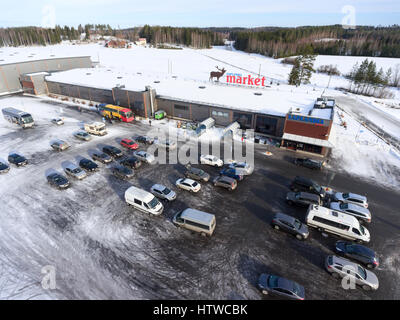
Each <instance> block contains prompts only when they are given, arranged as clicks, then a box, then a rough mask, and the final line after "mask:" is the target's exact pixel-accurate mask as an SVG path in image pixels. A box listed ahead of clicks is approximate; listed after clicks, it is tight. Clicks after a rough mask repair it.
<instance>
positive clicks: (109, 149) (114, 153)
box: [103, 146, 123, 158]
mask: <svg viewBox="0 0 400 320" xmlns="http://www.w3.org/2000/svg"><path fill="white" fill-rule="evenodd" d="M103 152H104V153H106V154H108V155H109V156H111V157H115V158H119V157H122V155H123V153H122V151H121V150H120V149H118V148H116V147H113V146H105V147H103Z"/></svg>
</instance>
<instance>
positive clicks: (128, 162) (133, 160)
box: [120, 156, 142, 169]
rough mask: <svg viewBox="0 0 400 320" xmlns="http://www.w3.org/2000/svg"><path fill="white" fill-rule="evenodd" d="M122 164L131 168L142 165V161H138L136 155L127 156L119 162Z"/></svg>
mask: <svg viewBox="0 0 400 320" xmlns="http://www.w3.org/2000/svg"><path fill="white" fill-rule="evenodd" d="M120 163H121V164H122V165H123V166H125V167H128V168H132V169H137V168H139V167H140V166H141V165H142V161H140V160H139V159H138V158H136V157H133V156H132V157H129V158H127V159H124V160H122V161H121V162H120Z"/></svg>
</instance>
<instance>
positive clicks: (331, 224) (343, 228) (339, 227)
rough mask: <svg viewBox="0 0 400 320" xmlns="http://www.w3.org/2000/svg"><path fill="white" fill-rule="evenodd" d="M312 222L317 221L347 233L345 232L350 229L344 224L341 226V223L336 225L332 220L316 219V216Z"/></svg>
mask: <svg viewBox="0 0 400 320" xmlns="http://www.w3.org/2000/svg"><path fill="white" fill-rule="evenodd" d="M313 220H314V221H317V222H320V223H323V224H325V225H328V226H331V227H334V228H337V229H341V230H346V231H347V230H349V229H350V227H349V226H346V225H344V224H341V223H338V222H335V221H332V220H328V219H324V218H321V217H318V216H314V217H313Z"/></svg>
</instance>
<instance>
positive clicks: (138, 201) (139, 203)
mask: <svg viewBox="0 0 400 320" xmlns="http://www.w3.org/2000/svg"><path fill="white" fill-rule="evenodd" d="M134 202H135V204H137V205H139V206H141V205H142V201H140V200H138V199H135V200H134Z"/></svg>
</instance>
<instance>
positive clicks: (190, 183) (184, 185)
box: [176, 178, 201, 192]
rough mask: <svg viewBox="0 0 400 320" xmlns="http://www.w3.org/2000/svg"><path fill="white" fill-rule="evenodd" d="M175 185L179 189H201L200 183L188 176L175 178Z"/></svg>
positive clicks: (196, 190) (191, 190) (192, 190)
mask: <svg viewBox="0 0 400 320" xmlns="http://www.w3.org/2000/svg"><path fill="white" fill-rule="evenodd" d="M176 186H177V187H178V188H180V189H183V190H187V191H190V192H199V191H200V189H201V185H200V183H198V182H196V181H194V180H192V179H188V178H181V179H178V180H176Z"/></svg>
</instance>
